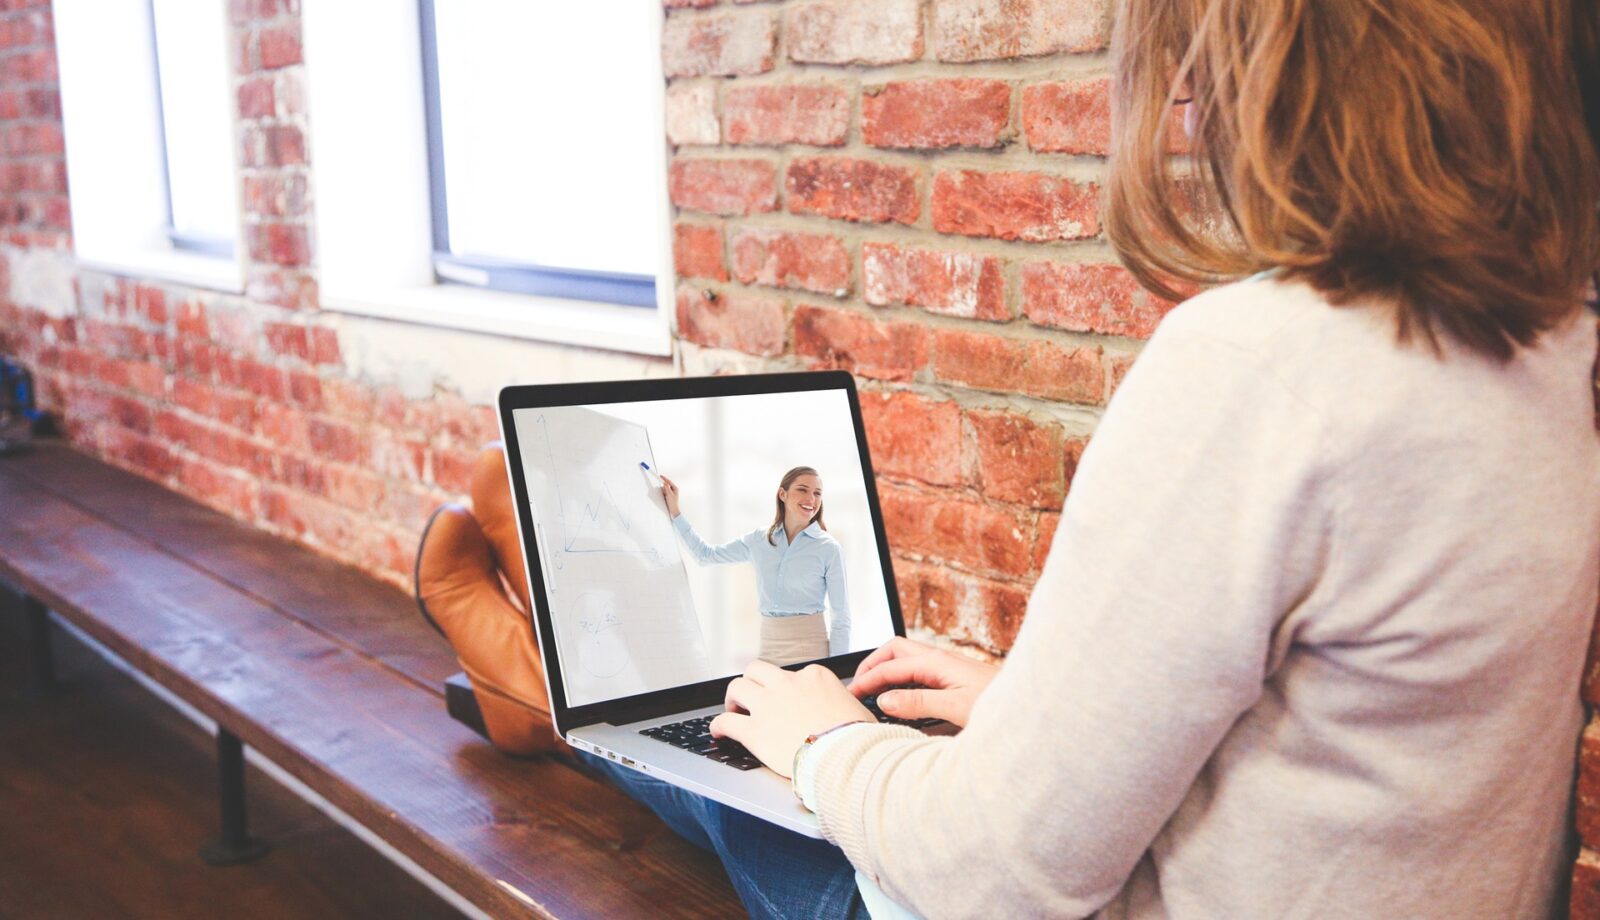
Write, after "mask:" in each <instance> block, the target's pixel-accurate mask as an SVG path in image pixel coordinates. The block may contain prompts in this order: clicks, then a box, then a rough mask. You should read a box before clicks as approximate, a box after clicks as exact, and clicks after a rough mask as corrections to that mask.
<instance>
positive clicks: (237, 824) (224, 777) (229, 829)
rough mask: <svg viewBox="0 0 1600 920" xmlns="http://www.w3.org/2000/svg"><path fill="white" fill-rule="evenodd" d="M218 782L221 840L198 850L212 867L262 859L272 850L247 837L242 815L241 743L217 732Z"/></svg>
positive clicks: (242, 759) (230, 733) (229, 734)
mask: <svg viewBox="0 0 1600 920" xmlns="http://www.w3.org/2000/svg"><path fill="white" fill-rule="evenodd" d="M217 780H218V787H219V791H220V793H221V797H222V836H221V837H219V838H218V839H216V840H214V841H212V842H211V843H208V844H206V845H205V846H203V847H201V848H200V858H201V859H203V860H205V861H206V863H207V864H209V865H213V866H231V865H233V864H234V863H242V862H249V861H250V860H252V859H257V858H259V857H261V856H265V855H266V853H267V851H268V850H269V849H271V847H269V846H267V845H266V844H265V843H263V842H262V841H260V840H256V839H255V838H253V837H251V836H250V829H249V827H248V826H247V825H246V823H245V811H244V743H243V742H241V741H240V740H239V736H238V735H235V734H234V733H233V732H230V731H228V730H227V729H225V728H222V727H221V726H218V728H217Z"/></svg>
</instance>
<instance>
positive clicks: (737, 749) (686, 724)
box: [639, 713, 761, 770]
mask: <svg viewBox="0 0 1600 920" xmlns="http://www.w3.org/2000/svg"><path fill="white" fill-rule="evenodd" d="M716 716H717V714H716V713H712V714H711V715H709V716H701V717H700V718H698V719H684V720H683V721H682V722H672V723H669V724H667V725H657V726H656V727H655V728H646V729H644V730H642V731H640V732H639V734H641V735H647V736H649V737H651V738H654V739H656V740H657V741H665V742H666V743H668V744H670V745H672V746H673V747H677V748H683V749H684V750H686V751H688V752H689V753H691V754H699V755H701V756H702V757H709V758H711V759H712V760H715V761H716V762H717V763H725V764H727V765H728V766H730V767H732V768H734V769H735V770H754V769H755V768H757V767H759V766H761V761H759V760H757V759H756V756H755V755H754V754H752V753H750V749H749V748H747V747H745V746H744V745H742V744H740V743H739V742H737V741H735V740H733V739H732V738H713V737H711V720H712V719H714V718H716Z"/></svg>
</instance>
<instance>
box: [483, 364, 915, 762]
mask: <svg viewBox="0 0 1600 920" xmlns="http://www.w3.org/2000/svg"><path fill="white" fill-rule="evenodd" d="M816 390H843V391H845V394H846V397H847V398H848V401H849V403H850V421H851V424H852V426H853V427H854V429H855V435H856V450H857V453H858V454H859V456H860V459H861V476H862V481H863V482H864V483H865V485H866V489H867V507H868V511H869V513H870V515H871V517H872V531H873V536H874V538H875V539H876V540H877V541H878V559H879V561H880V563H881V565H882V567H883V584H884V587H885V593H886V594H887V595H888V601H889V617H890V620H891V621H892V623H893V625H894V635H896V636H903V635H905V634H906V631H905V621H904V619H903V615H902V613H901V610H900V594H899V591H897V590H896V589H895V585H896V582H895V579H894V565H893V563H892V562H891V561H890V558H889V542H888V540H887V539H886V538H885V536H884V531H883V513H882V511H881V509H880V508H879V505H878V487H877V480H876V478H875V476H874V474H873V470H872V456H871V454H870V452H869V451H868V450H867V435H866V429H865V427H864V426H863V425H862V422H861V403H860V400H859V399H858V398H857V395H856V385H855V378H854V377H852V376H851V375H850V374H849V373H848V372H846V371H806V372H798V373H781V374H745V375H736V376H725V377H675V378H665V379H654V380H616V381H603V382H589V383H555V384H539V385H524V386H508V387H505V388H504V389H502V390H501V391H500V397H499V410H500V411H499V413H498V414H499V421H500V433H501V437H502V438H503V439H504V441H505V449H506V466H507V467H508V472H509V473H510V476H511V489H512V497H513V499H514V500H515V502H516V506H517V526H518V529H519V531H520V533H521V536H522V557H523V558H522V562H523V566H524V567H525V570H526V572H527V575H528V587H529V590H530V592H531V594H532V597H533V607H534V609H533V620H534V622H533V627H534V639H535V641H536V642H537V643H538V645H539V651H540V654H541V655H542V656H543V657H544V666H545V675H546V686H547V687H548V689H549V691H550V708H551V714H552V716H553V717H554V720H555V725H556V730H557V731H558V732H560V733H561V734H562V735H565V734H566V733H567V732H568V731H570V730H571V729H574V728H579V727H581V726H584V725H592V724H595V723H597V722H612V723H616V724H626V723H628V722H636V721H639V720H641V719H649V718H654V717H656V716H662V715H670V714H672V713H675V712H684V711H687V710H690V709H700V708H703V707H706V706H711V705H714V704H717V703H721V702H723V699H724V694H725V693H726V688H727V684H728V681H729V680H731V679H732V678H733V677H736V676H738V675H736V674H730V675H728V676H727V677H721V678H717V679H714V680H706V681H701V682H699V683H694V684H685V685H684V686H681V687H669V688H667V689H664V690H653V691H650V692H648V693H640V694H635V695H632V696H624V697H618V698H616V699H612V700H605V701H602V702H598V703H588V704H585V705H582V706H568V705H567V698H566V687H565V684H564V682H563V680H562V676H561V660H560V658H559V657H558V656H557V654H556V637H555V630H554V624H553V622H552V620H551V615H550V601H549V598H548V596H547V595H546V593H545V587H544V572H543V570H542V569H541V567H540V563H539V559H540V555H539V551H538V546H537V544H536V543H535V542H534V540H535V539H536V537H535V533H536V531H535V530H534V526H533V510H532V502H530V501H529V499H528V484H527V481H526V478H525V476H524V474H523V466H522V452H521V447H520V445H519V444H518V443H517V427H516V422H515V419H514V418H513V417H512V413H513V412H515V411H518V410H521V409H542V408H546V407H550V406H595V405H603V404H606V403H620V402H652V401H666V400H672V399H704V398H708V397H719V396H759V395H762V394H767V393H799V392H809V391H816ZM870 653H871V650H870V649H863V650H861V651H855V652H848V653H846V654H843V655H835V656H832V657H829V658H824V659H820V660H819V661H816V662H802V663H800V664H794V665H786V667H787V668H789V669H790V670H798V669H800V668H803V667H806V665H807V664H813V663H815V664H821V665H823V666H824V667H826V668H828V669H829V670H831V671H833V672H834V673H835V674H837V675H838V676H839V677H840V678H841V679H842V678H846V677H850V676H852V675H854V674H855V669H856V666H857V665H858V664H860V663H861V661H862V659H864V658H866V656H867V655H868V654H870Z"/></svg>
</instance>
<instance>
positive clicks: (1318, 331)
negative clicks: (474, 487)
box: [812, 279, 1600, 920]
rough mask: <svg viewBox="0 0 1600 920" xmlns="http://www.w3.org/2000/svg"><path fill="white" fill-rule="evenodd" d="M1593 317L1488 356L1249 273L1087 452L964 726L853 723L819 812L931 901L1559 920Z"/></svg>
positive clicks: (1139, 385)
mask: <svg viewBox="0 0 1600 920" xmlns="http://www.w3.org/2000/svg"><path fill="white" fill-rule="evenodd" d="M1595 342H1596V329H1595V317H1594V315H1593V314H1591V313H1590V312H1588V311H1586V310H1585V311H1582V312H1581V313H1579V314H1578V315H1577V316H1576V318H1575V319H1573V320H1572V321H1571V322H1570V323H1569V324H1567V325H1566V326H1565V327H1564V328H1562V329H1559V330H1556V331H1554V332H1552V333H1550V334H1548V335H1547V336H1546V337H1545V338H1544V339H1542V340H1541V342H1540V344H1539V345H1538V346H1537V347H1536V348H1534V349H1528V350H1524V351H1523V352H1521V353H1520V356H1519V357H1518V358H1517V359H1516V360H1515V361H1513V362H1512V363H1510V364H1507V365H1505V366H1499V365H1497V364H1496V363H1495V362H1493V361H1491V360H1488V359H1485V358H1481V357H1476V356H1474V355H1472V354H1469V353H1467V352H1465V351H1464V349H1462V348H1461V347H1460V346H1458V345H1456V344H1454V343H1453V342H1450V341H1444V342H1443V343H1442V344H1443V346H1444V348H1445V350H1446V356H1447V359H1448V360H1445V361H1439V360H1436V359H1435V358H1434V357H1432V356H1431V355H1430V354H1429V353H1428V352H1427V351H1426V350H1425V349H1424V348H1422V347H1419V346H1410V347H1406V348H1401V347H1399V346H1397V345H1396V344H1395V342H1394V335H1393V325H1392V322H1391V321H1390V320H1389V319H1388V318H1387V317H1386V316H1385V315H1384V313H1383V312H1382V311H1380V310H1377V309H1374V308H1353V307H1350V308H1333V307H1331V306H1329V305H1328V304H1327V303H1326V302H1325V301H1324V300H1323V299H1322V298H1320V297H1319V296H1317V295H1316V294H1315V293H1314V292H1312V291H1310V290H1309V289H1307V288H1305V287H1303V286H1299V285H1287V284H1284V283H1280V282H1277V281H1273V280H1270V279H1255V280H1251V281H1248V282H1244V283H1241V284H1237V285H1232V286H1229V287H1226V288H1221V289H1218V290H1215V291H1212V292H1209V293H1207V294H1205V295H1202V296H1200V297H1198V298H1195V299H1194V300H1191V301H1190V302H1188V303H1186V304H1184V305H1182V306H1180V307H1179V308H1178V309H1177V310H1175V311H1174V312H1173V313H1172V314H1170V315H1169V316H1168V317H1167V319H1166V320H1165V321H1164V322H1163V323H1162V325H1161V327H1160V329H1159V331H1158V332H1157V333H1156V334H1155V336H1154V337H1153V338H1152V339H1151V341H1150V342H1149V343H1147V345H1146V347H1145V350H1144V352H1143V353H1142V355H1141V356H1140V358H1139V359H1138V361H1137V363H1136V364H1135V366H1134V368H1133V369H1132V371H1131V373H1130V374H1129V375H1128V378H1127V380H1126V381H1125V382H1124V383H1123V385H1122V386H1121V388H1120V389H1119V390H1118V391H1117V394H1116V397H1115V399H1114V400H1113V401H1112V403H1111V405H1110V407H1109V408H1108V410H1107V411H1106V414H1105V417H1104V419H1103V420H1102V421H1101V423H1100V426H1099V429H1098V431H1097V432H1096V434H1095V436H1094V439H1093V441H1092V444H1091V446H1090V447H1089V449H1088V450H1087V451H1086V452H1085V454H1084V456H1083V460H1082V463H1081V464H1080V466H1079V469H1078V472H1077V475H1076V477H1075V478H1074V481H1073V484H1072V490H1071V494H1070V496H1069V498H1068V499H1067V503H1066V508H1065V511H1064V513H1063V518H1062V521H1061V526H1060V529H1059V530H1058V532H1057V536H1056V540H1055V544H1054V546H1053V547H1052V548H1051V551H1050V555H1049V559H1048V562H1047V563H1046V565H1045V568H1044V572H1043V574H1042V576H1041V577H1040V579H1039V583H1038V586H1037V587H1036V588H1035V589H1034V592H1033V597H1032V600H1031V602H1030V604H1029V609H1028V616H1027V619H1026V621H1025V622H1024V625H1023V627H1022V630H1021V633H1020V634H1019V635H1018V637H1017V641H1016V644H1015V647H1014V648H1013V649H1012V651H1011V654H1010V657H1009V658H1008V659H1007V660H1006V662H1005V665H1004V667H1003V668H1002V669H1001V671H1000V673H999V675H998V676H997V677H996V678H995V680H994V682H993V684H991V685H990V687H989V688H988V690H987V691H986V692H985V693H984V694H983V696H982V697H981V698H980V699H979V701H978V703H977V705H976V707H975V708H974V710H973V712H972V718H971V721H970V723H969V724H968V726H967V728H966V730H965V731H964V732H962V733H961V734H960V735H958V736H956V737H953V738H925V737H923V736H921V735H917V734H915V733H913V732H911V731H910V730H908V729H902V728H897V727H891V726H872V727H863V728H859V729H856V730H852V731H849V732H848V733H841V737H840V739H839V740H838V741H837V743H834V744H832V745H831V746H829V747H828V748H827V749H826V750H825V751H823V752H821V753H820V756H819V757H818V759H817V762H816V763H815V764H814V765H813V766H812V769H814V771H815V777H816V784H817V785H816V799H817V801H818V803H819V812H820V817H821V821H822V827H823V829H824V831H825V832H826V833H827V835H828V836H829V838H831V839H832V840H834V841H835V842H837V843H838V844H840V845H841V846H842V847H843V848H844V850H845V852H846V853H847V854H848V855H849V857H850V859H851V861H852V862H853V863H854V864H855V865H856V866H857V868H858V869H860V870H861V871H862V872H863V873H864V874H865V875H867V876H868V877H870V878H872V879H874V880H876V881H877V882H878V884H879V885H880V886H881V887H882V888H883V890H884V891H886V892H887V893H888V894H889V895H890V896H891V897H893V898H894V899H895V900H896V901H898V902H900V903H901V904H904V905H906V906H907V907H909V908H911V909H912V910H914V911H916V912H917V913H919V914H921V915H923V916H925V917H929V918H937V917H1025V916H1051V917H1072V916H1084V915H1090V914H1095V913H1096V912H1100V914H1101V916H1104V917H1114V918H1125V917H1137V918H1157V917H1161V918H1167V917H1170V918H1184V920H1187V918H1227V920H1235V918H1250V917H1263V918H1286V917H1350V918H1363V920H1366V918H1400V917H1448V918H1485V920H1491V918H1492V920H1508V918H1524V917H1526V918H1535V917H1539V918H1542V917H1545V916H1548V913H1549V910H1550V907H1551V904H1552V898H1553V897H1554V896H1555V893H1556V891H1557V888H1558V883H1559V879H1560V878H1561V876H1562V875H1563V874H1564V873H1565V872H1566V871H1567V870H1568V866H1569V865H1570V864H1569V862H1568V854H1566V853H1565V852H1564V849H1565V830H1566V822H1567V810H1568V800H1569V794H1570V791H1571V786H1572V779H1573V763H1574V756H1575V746H1576V742H1577V738H1578V734H1579V730H1580V726H1581V723H1582V719H1583V709H1582V707H1581V705H1580V703H1579V699H1578V684H1579V677H1580V675H1579V672H1580V670H1581V669H1582V664H1583V660H1584V651H1585V648H1586V645H1587V640H1588V636H1589V628H1590V622H1591V620H1592V618H1593V616H1594V613H1595V607H1596V586H1597V584H1600V435H1597V434H1596V431H1595V428H1594V425H1593V423H1592V421H1591V418H1592V414H1593V403H1592V400H1591V396H1590V391H1589V374H1590V369H1591V365H1592V363H1593V361H1594V359H1595Z"/></svg>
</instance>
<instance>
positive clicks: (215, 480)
mask: <svg viewBox="0 0 1600 920" xmlns="http://www.w3.org/2000/svg"><path fill="white" fill-rule="evenodd" d="M177 475H178V485H180V486H181V487H182V488H183V490H184V491H185V492H187V493H188V494H190V495H192V496H194V497H196V498H198V499H200V500H201V501H202V502H205V503H206V504H208V505H211V506H213V507H217V508H221V509H223V510H225V511H228V512H230V513H232V514H236V515H240V516H244V517H254V516H255V509H256V496H257V494H258V492H259V489H260V487H259V486H258V485H257V483H256V481H255V480H253V479H251V478H250V477H248V476H245V475H242V474H240V473H237V472H235V471H232V470H228V469H225V468H224V467H221V466H218V465H217V464H215V463H210V462H208V461H205V460H200V459H194V458H187V457H186V458H184V459H182V460H181V461H179V463H178V469H177Z"/></svg>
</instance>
